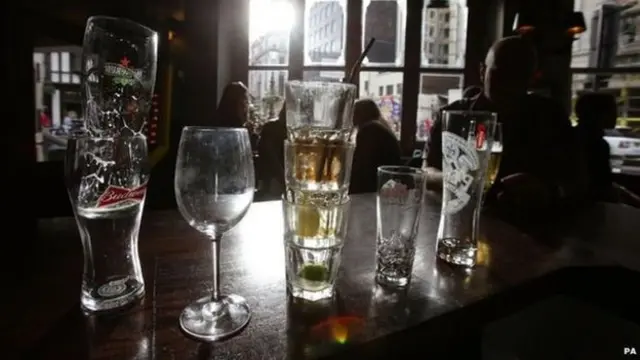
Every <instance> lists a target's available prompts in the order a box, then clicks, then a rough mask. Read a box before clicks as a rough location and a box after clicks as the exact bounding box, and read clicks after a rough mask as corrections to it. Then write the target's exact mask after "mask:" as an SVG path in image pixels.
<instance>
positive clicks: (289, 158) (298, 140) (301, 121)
mask: <svg viewBox="0 0 640 360" xmlns="http://www.w3.org/2000/svg"><path fill="white" fill-rule="evenodd" d="M357 96H358V91H357V87H356V86H355V85H353V84H342V83H330V82H318V81H289V82H287V84H286V93H285V103H286V107H287V137H288V142H287V144H286V154H285V163H286V164H285V169H286V172H287V199H288V200H289V201H293V202H296V203H301V202H304V203H306V202H309V201H313V202H318V201H320V202H322V203H333V204H339V203H342V202H343V201H344V200H345V199H346V197H347V196H348V193H347V190H348V188H349V177H350V173H351V162H352V156H353V146H354V144H355V132H354V131H353V130H354V127H353V107H354V103H355V100H356V98H357ZM345 185H346V186H345Z"/></svg>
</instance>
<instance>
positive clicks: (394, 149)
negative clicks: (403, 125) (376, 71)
mask: <svg viewBox="0 0 640 360" xmlns="http://www.w3.org/2000/svg"><path fill="white" fill-rule="evenodd" d="M353 125H354V126H355V127H356V129H357V131H358V134H357V137H356V149H355V152H354V154H353V166H352V168H351V186H350V191H351V193H363V192H375V191H377V178H378V175H377V171H378V170H377V169H378V166H382V165H400V163H401V159H400V154H401V151H400V144H398V139H397V138H396V136H395V135H394V134H393V131H391V128H390V127H389V125H388V124H387V123H386V121H385V120H384V119H383V118H382V114H381V113H380V109H379V108H378V105H376V103H375V102H374V101H373V100H370V99H363V100H358V101H357V102H356V104H355V106H354V110H353Z"/></svg>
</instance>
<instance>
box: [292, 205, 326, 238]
mask: <svg viewBox="0 0 640 360" xmlns="http://www.w3.org/2000/svg"><path fill="white" fill-rule="evenodd" d="M319 229H320V213H319V212H318V210H316V209H314V208H312V207H301V208H299V209H298V223H297V226H296V235H298V236H302V237H314V236H316V235H318V230H319Z"/></svg>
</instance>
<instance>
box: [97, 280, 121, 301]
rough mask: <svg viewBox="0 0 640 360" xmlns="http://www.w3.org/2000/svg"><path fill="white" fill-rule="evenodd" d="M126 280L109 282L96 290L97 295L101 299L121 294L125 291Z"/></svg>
mask: <svg viewBox="0 0 640 360" xmlns="http://www.w3.org/2000/svg"><path fill="white" fill-rule="evenodd" d="M126 281H127V279H121V280H114V281H110V282H108V283H106V284H104V285H102V286H100V287H99V288H98V295H100V296H102V297H106V298H109V297H114V296H118V295H120V294H122V293H123V292H124V291H125V290H127V285H126Z"/></svg>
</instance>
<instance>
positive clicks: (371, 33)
mask: <svg viewBox="0 0 640 360" xmlns="http://www.w3.org/2000/svg"><path fill="white" fill-rule="evenodd" d="M363 6H364V10H363V16H364V19H363V26H364V29H363V35H364V36H363V39H362V40H363V42H362V45H363V47H364V46H365V45H366V44H367V43H368V42H369V41H370V39H371V38H375V39H376V42H375V43H374V44H373V47H372V48H371V51H369V54H368V56H367V58H366V59H365V62H364V64H365V65H375V64H379V65H396V66H401V65H402V64H403V63H404V43H403V42H404V15H405V13H406V10H405V8H406V6H405V5H404V1H396V0H384V1H380V0H377V1H365V2H364V5H363Z"/></svg>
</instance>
